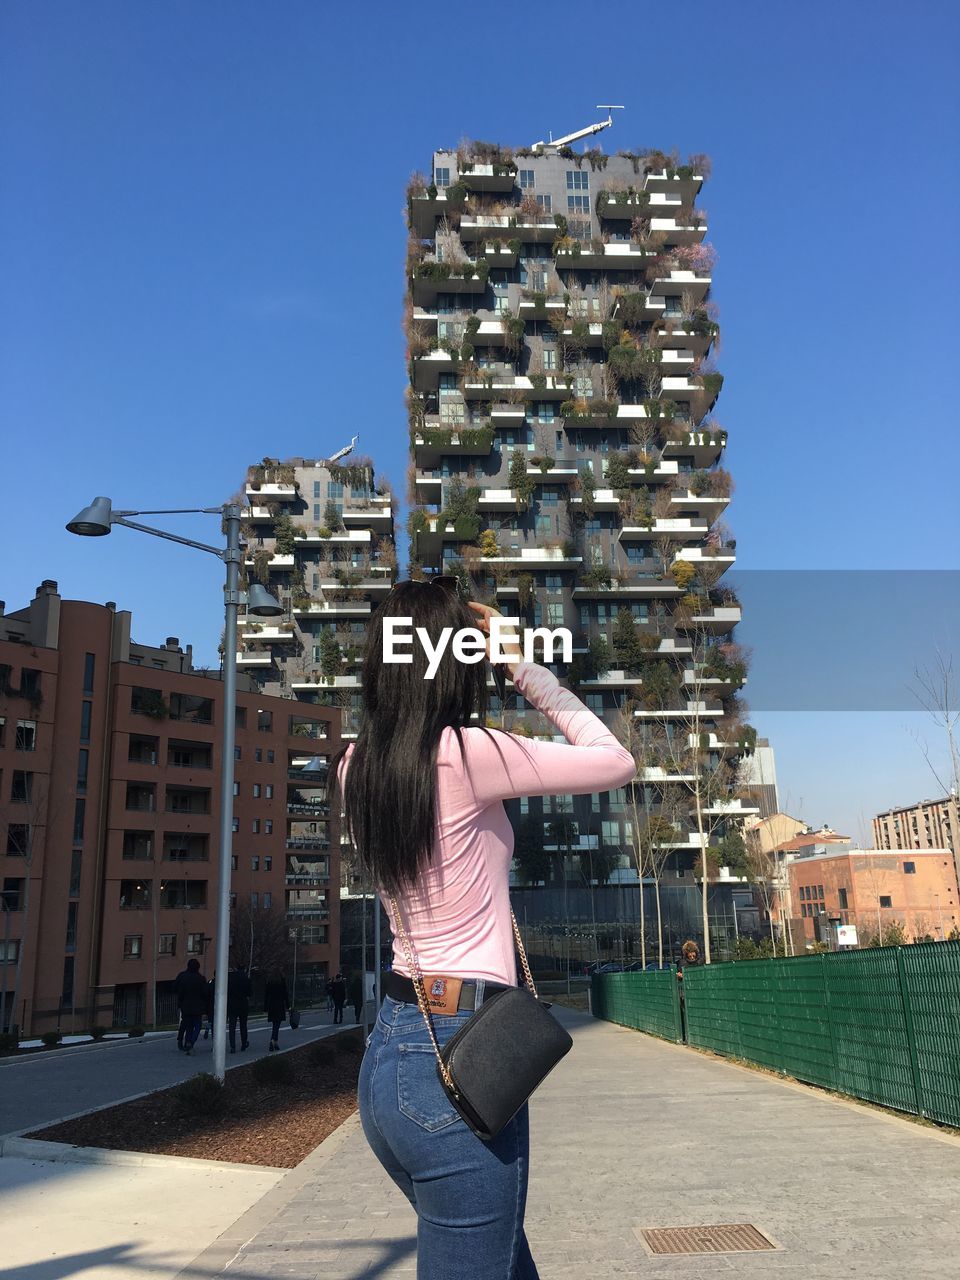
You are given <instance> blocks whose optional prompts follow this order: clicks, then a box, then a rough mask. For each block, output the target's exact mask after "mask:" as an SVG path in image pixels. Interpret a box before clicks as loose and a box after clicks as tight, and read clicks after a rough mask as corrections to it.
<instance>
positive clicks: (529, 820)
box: [513, 814, 552, 885]
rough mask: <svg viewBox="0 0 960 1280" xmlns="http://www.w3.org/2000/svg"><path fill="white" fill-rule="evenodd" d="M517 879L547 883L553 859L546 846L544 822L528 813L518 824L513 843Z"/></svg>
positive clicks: (523, 881)
mask: <svg viewBox="0 0 960 1280" xmlns="http://www.w3.org/2000/svg"><path fill="white" fill-rule="evenodd" d="M513 860H514V863H515V865H516V871H517V879H518V880H520V881H521V883H523V884H527V885H532V884H540V883H544V884H545V883H546V882H547V880H548V879H549V878H550V867H551V863H552V859H551V856H550V854H549V853H547V851H546V849H545V848H544V839H543V823H542V822H541V821H540V819H539V818H534V817H533V816H531V815H530V814H528V815H527V816H526V817H525V818H523V819H522V820H521V822H520V823H519V825H518V826H517V832H516V836H515V838H514V845H513Z"/></svg>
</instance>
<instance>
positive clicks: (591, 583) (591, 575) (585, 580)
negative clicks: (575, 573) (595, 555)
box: [577, 564, 613, 587]
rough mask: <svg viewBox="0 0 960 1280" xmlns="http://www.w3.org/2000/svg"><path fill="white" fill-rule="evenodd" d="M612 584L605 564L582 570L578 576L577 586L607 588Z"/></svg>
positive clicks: (611, 578)
mask: <svg viewBox="0 0 960 1280" xmlns="http://www.w3.org/2000/svg"><path fill="white" fill-rule="evenodd" d="M612 582H613V575H612V574H611V572H610V570H609V569H608V568H607V566H606V565H605V564H595V565H592V566H591V567H590V568H589V569H584V570H583V572H582V573H581V574H580V577H579V579H578V581H577V585H578V586H581V587H609V586H610V585H611V583H612Z"/></svg>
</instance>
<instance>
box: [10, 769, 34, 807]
mask: <svg viewBox="0 0 960 1280" xmlns="http://www.w3.org/2000/svg"><path fill="white" fill-rule="evenodd" d="M32 794H33V774H32V773H24V772H23V771H22V770H20V769H14V771H13V780H12V784H11V787H10V799H11V800H12V801H13V803H14V804H29V803H30V797H31V796H32Z"/></svg>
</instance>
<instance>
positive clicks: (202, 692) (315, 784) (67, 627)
mask: <svg viewBox="0 0 960 1280" xmlns="http://www.w3.org/2000/svg"><path fill="white" fill-rule="evenodd" d="M130 625H131V616H130V614H129V613H127V612H124V611H121V610H117V608H116V606H115V605H113V604H107V605H97V604H92V603H87V602H83V601H76V600H63V599H61V597H60V595H59V594H58V591H57V584H56V583H55V582H49V581H48V582H44V583H42V584H41V586H40V587H39V588H38V590H37V594H36V597H35V598H34V600H33V601H32V602H31V603H30V604H29V605H28V606H27V607H26V608H24V609H21V610H18V611H17V612H14V613H11V614H6V615H5V616H4V615H3V608H2V606H0V858H2V868H0V870H2V885H3V897H2V904H3V908H4V910H3V912H2V915H0V961H2V962H0V1012H3V1013H4V1017H3V1019H2V1021H3V1024H4V1025H7V1024H8V1023H11V1022H13V1023H17V1024H19V1025H20V1027H21V1029H22V1032H23V1033H24V1034H27V1033H30V1034H39V1033H41V1032H43V1031H46V1030H51V1029H53V1028H54V1027H56V1026H58V1025H59V1026H60V1027H61V1029H62V1030H63V1031H64V1032H68V1031H70V1030H82V1029H85V1028H86V1027H87V1026H89V1025H90V1024H91V1023H93V1022H99V1023H101V1024H105V1023H110V1022H111V1021H115V1022H117V1023H120V1024H123V1023H134V1022H144V1023H147V1024H149V1023H150V1022H152V1021H153V1020H154V1010H156V1012H157V1015H158V1018H159V1020H169V1019H170V1018H171V1017H172V1016H173V1007H174V1001H173V996H172V990H171V984H172V982H173V979H174V978H175V976H176V974H177V973H178V972H179V971H180V970H181V969H183V968H184V967H185V965H186V962H187V960H188V959H189V958H190V957H191V956H194V955H195V956H197V958H198V959H200V962H201V965H202V966H203V968H204V970H205V971H207V972H208V976H211V975H212V972H213V956H214V954H215V944H216V938H215V934H216V918H217V917H216V899H217V881H218V875H217V868H218V857H219V851H218V847H217V846H218V840H217V832H218V829H219V827H218V823H219V775H220V768H221V735H222V728H223V719H222V717H223V714H224V707H223V685H222V682H221V680H220V677H219V674H218V673H211V672H205V671H198V670H195V669H194V668H193V663H192V655H191V650H190V648H189V646H188V647H187V649H186V650H185V651H184V650H183V649H181V647H180V645H179V642H178V641H177V640H176V639H168V640H167V642H166V643H165V644H164V645H162V646H160V647H157V648H154V647H150V646H146V645H140V644H136V643H134V642H133V641H132V640H131V638H130ZM238 680H239V685H240V688H239V691H238V695H237V706H236V717H237V736H236V760H235V767H236V780H235V787H234V793H235V799H234V832H235V834H234V849H233V854H234V856H233V868H234V869H233V874H232V881H231V888H232V899H231V903H232V919H233V920H234V922H235V925H239V926H241V931H242V932H243V935H244V940H243V944H242V954H241V957H240V958H242V959H244V960H246V959H247V958H248V956H249V954H250V950H249V947H250V942H249V938H250V936H251V935H253V946H254V950H253V955H254V959H255V961H256V956H257V954H258V947H257V941H258V935H259V939H260V942H261V944H262V945H265V944H264V943H263V940H264V939H265V938H266V937H267V935H268V934H270V933H271V932H272V935H273V937H274V938H276V936H277V935H278V933H279V936H280V937H281V939H284V938H286V939H288V938H289V933H290V930H292V929H294V927H295V928H296V933H297V940H298V951H299V954H298V962H299V966H298V967H299V973H300V975H301V981H305V982H306V983H310V982H311V981H313V982H316V981H319V980H320V979H321V978H322V976H323V975H324V974H326V973H327V972H328V970H330V969H335V968H336V965H337V961H338V955H339V923H338V922H339V914H338V906H339V899H338V895H337V893H336V890H335V889H334V890H333V891H332V892H331V890H330V886H331V885H333V886H336V885H337V884H338V883H339V834H338V832H337V830H336V825H337V824H336V820H335V819H334V818H333V817H331V815H330V814H329V810H328V807H327V804H326V793H325V780H326V771H325V763H326V761H327V760H328V759H329V758H330V756H331V755H332V753H333V752H334V751H336V750H337V748H338V747H339V744H340V723H339V722H340V715H339V712H338V711H337V710H335V709H333V708H325V707H320V706H316V707H315V706H310V705H303V704H300V703H297V702H294V701H291V700H290V699H282V698H278V697H274V696H269V695H265V694H263V693H260V692H257V691H256V690H255V689H254V688H253V687H252V686H251V684H250V682H249V681H246V680H245V677H244V676H243V675H240V676H239V678H238ZM276 945H277V944H276V942H274V948H275V949H276ZM281 945H282V943H281ZM262 954H266V952H263V953H262Z"/></svg>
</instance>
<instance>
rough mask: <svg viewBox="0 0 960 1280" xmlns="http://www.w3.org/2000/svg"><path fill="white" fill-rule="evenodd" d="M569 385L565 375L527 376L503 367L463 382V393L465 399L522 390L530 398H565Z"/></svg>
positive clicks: (485, 397) (567, 394)
mask: <svg viewBox="0 0 960 1280" xmlns="http://www.w3.org/2000/svg"><path fill="white" fill-rule="evenodd" d="M571 386H572V380H571V379H570V378H568V377H566V376H561V375H557V376H554V375H552V374H543V375H536V374H534V375H532V376H527V375H524V374H516V373H514V372H513V371H512V370H511V369H509V368H505V369H503V370H502V371H497V372H493V373H492V374H490V375H488V376H487V377H483V378H481V379H479V380H477V381H473V382H467V383H465V384H464V388H463V394H464V397H465V398H466V399H471V398H475V397H481V398H483V399H487V398H488V397H489V395H490V393H491V392H498V391H499V392H516V391H522V392H524V393H525V395H526V396H527V398H529V399H531V400H566V398H567V396H569V394H570V389H571Z"/></svg>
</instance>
